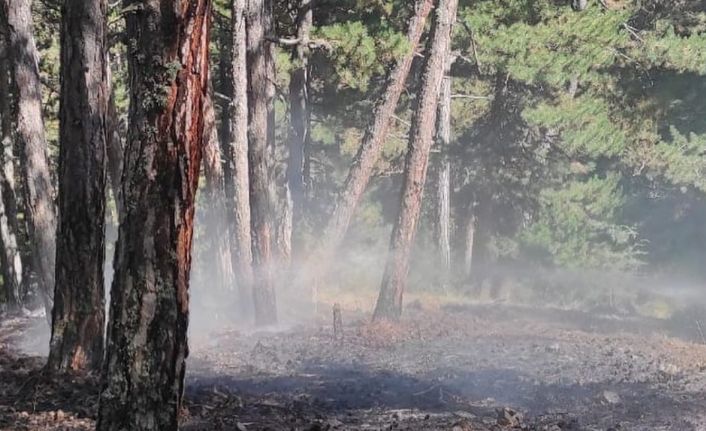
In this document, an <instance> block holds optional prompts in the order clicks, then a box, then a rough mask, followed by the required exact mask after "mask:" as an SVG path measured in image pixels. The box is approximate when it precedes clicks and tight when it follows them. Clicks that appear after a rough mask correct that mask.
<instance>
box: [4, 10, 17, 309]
mask: <svg viewBox="0 0 706 431" xmlns="http://www.w3.org/2000/svg"><path fill="white" fill-rule="evenodd" d="M0 26H5V28H6V21H5V19H4V14H3V13H2V10H0ZM8 58H9V54H8V45H7V39H6V38H5V34H4V32H2V33H0V94H2V95H3V97H2V98H1V99H0V145H1V146H2V147H1V148H2V158H1V159H0V162H1V163H2V166H0V193H2V196H1V197H0V205H2V208H0V210H1V213H0V241H2V244H1V245H0V247H1V250H0V264H2V277H3V287H4V290H5V297H6V300H7V301H8V303H9V305H10V306H11V307H15V308H19V307H21V306H22V292H21V289H22V259H21V257H20V250H19V248H18V243H17V241H18V237H19V234H20V231H19V223H18V222H17V204H16V202H15V201H16V195H15V169H14V151H13V145H14V144H13V136H12V103H11V91H10V87H11V86H10V74H9V68H8V66H9V61H8Z"/></svg>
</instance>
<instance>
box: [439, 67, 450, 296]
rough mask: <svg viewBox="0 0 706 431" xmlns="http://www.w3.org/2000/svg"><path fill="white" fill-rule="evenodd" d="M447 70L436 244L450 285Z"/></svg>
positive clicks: (442, 103) (444, 277) (443, 89)
mask: <svg viewBox="0 0 706 431" xmlns="http://www.w3.org/2000/svg"><path fill="white" fill-rule="evenodd" d="M446 73H447V76H445V77H444V79H443V80H442V81H441V95H440V97H439V105H438V113H437V122H436V143H437V145H438V147H439V152H440V155H441V156H440V159H439V166H438V170H437V179H436V204H437V207H436V219H437V222H436V227H437V232H436V246H437V252H438V254H439V263H440V267H439V275H440V278H441V280H440V281H441V285H442V287H446V286H447V285H448V283H449V278H450V273H451V238H450V236H451V198H450V196H451V160H450V159H449V153H448V152H449V145H450V143H451V77H450V76H448V67H447V69H446Z"/></svg>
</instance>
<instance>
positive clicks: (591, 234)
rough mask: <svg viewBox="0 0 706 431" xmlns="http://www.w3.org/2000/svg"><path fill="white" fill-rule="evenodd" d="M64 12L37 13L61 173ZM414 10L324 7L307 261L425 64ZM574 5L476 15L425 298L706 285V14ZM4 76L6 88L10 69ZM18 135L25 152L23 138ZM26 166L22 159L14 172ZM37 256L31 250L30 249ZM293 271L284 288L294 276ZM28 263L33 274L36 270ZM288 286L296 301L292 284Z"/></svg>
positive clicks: (401, 150) (353, 281)
mask: <svg viewBox="0 0 706 431" xmlns="http://www.w3.org/2000/svg"><path fill="white" fill-rule="evenodd" d="M59 3H60V2H58V1H53V0H42V1H34V2H33V5H32V6H33V15H32V17H33V19H34V29H35V37H36V43H37V47H38V51H39V66H40V70H41V82H42V98H43V105H42V109H43V113H44V124H45V128H46V136H47V141H48V144H49V151H50V158H51V164H52V168H51V172H52V175H53V176H54V177H56V175H55V173H56V168H55V167H56V165H57V157H58V141H59V130H58V114H59V94H60V82H59V71H60V61H59V57H60V53H59V46H60V27H61V25H60V21H61V20H60V9H61V8H60V4H59ZM408 3H409V2H400V1H387V0H356V1H353V0H351V1H336V2H329V1H325V0H321V1H318V2H316V4H315V6H314V7H313V8H312V13H313V21H312V25H311V29H310V32H311V36H310V38H311V40H312V42H311V43H310V44H309V47H307V48H308V49H307V51H308V52H307V65H306V68H307V71H308V77H309V82H308V92H309V94H308V98H309V102H310V111H311V112H310V121H311V132H310V142H308V145H307V148H306V150H305V154H304V159H305V162H304V166H305V173H304V180H303V183H302V185H303V202H304V203H303V205H302V206H301V209H297V210H296V214H295V217H294V219H293V228H292V230H291V235H292V239H291V244H292V245H291V249H292V251H291V258H292V262H293V263H292V265H293V266H297V265H304V264H305V263H306V261H307V258H308V257H309V256H310V254H311V253H312V250H313V248H314V246H315V244H316V240H317V238H318V236H319V234H320V232H321V229H322V226H324V225H325V224H326V220H327V218H328V216H329V215H330V214H331V212H332V211H333V206H334V204H335V202H336V195H337V193H338V191H339V189H340V187H341V184H342V183H343V182H344V180H345V178H346V175H347V172H348V169H349V166H350V165H351V162H352V160H353V158H354V157H355V155H356V151H357V150H358V146H359V145H360V140H361V137H362V135H363V133H364V130H365V128H366V125H367V124H368V122H369V120H370V116H371V115H372V109H373V105H374V102H375V100H376V99H377V97H378V95H379V94H381V93H382V92H384V91H385V87H384V86H385V85H386V82H387V81H386V80H385V79H384V78H385V76H386V74H387V73H388V70H389V68H390V65H391V64H392V63H393V62H394V60H395V59H397V58H400V57H401V56H403V55H404V54H405V53H406V52H408V51H409V50H410V49H411V48H410V46H409V43H408V42H407V40H406V37H405V31H406V27H407V23H408V22H409V19H410V16H411V13H412V12H413V11H412V10H411V8H410V5H409V4H408ZM570 6H571V5H570V4H569V3H568V2H565V1H553V0H533V1H519V0H503V1H482V0H478V1H461V3H460V5H459V11H458V17H457V23H456V25H455V26H454V28H453V47H452V51H453V52H452V55H453V62H452V64H451V67H450V69H449V76H450V77H451V94H450V107H451V111H450V112H451V115H450V141H449V144H448V146H441V145H439V144H438V142H437V143H436V144H435V147H434V149H433V150H432V156H431V157H432V159H431V167H430V179H429V180H428V181H427V182H426V186H425V187H426V192H425V199H424V203H423V216H422V221H421V223H420V227H419V234H418V235H417V239H416V246H415V252H414V254H413V257H412V262H413V263H412V264H411V265H410V267H411V268H412V269H411V275H410V276H411V282H410V288H411V289H412V290H426V291H432V292H437V291H438V292H441V291H445V292H447V293H448V292H450V291H452V292H461V293H463V294H465V295H471V296H473V295H485V294H488V295H490V296H495V297H497V296H498V295H505V294H507V293H503V289H506V288H509V289H516V290H517V291H513V293H512V294H511V295H515V294H518V295H525V297H526V298H525V299H528V298H532V299H534V300H545V301H550V302H553V303H556V304H564V305H566V304H572V303H574V302H575V301H589V302H591V301H598V302H601V301H605V300H606V298H608V295H614V294H615V291H618V292H619V291H620V290H621V289H623V288H624V290H625V291H628V292H630V293H629V295H630V299H629V302H631V303H633V305H634V303H635V301H636V300H637V299H636V298H637V296H636V295H637V293H635V292H633V291H631V290H630V289H629V288H630V286H632V285H634V284H636V282H635V278H630V279H629V280H630V281H625V280H626V279H623V278H621V277H623V276H624V275H625V274H630V275H637V276H639V277H640V279H644V278H646V277H648V276H649V277H665V278H671V279H672V280H676V279H678V280H680V282H684V283H686V282H689V283H697V284H700V283H701V281H702V280H703V278H704V276H706V274H705V273H704V266H703V261H704V259H705V258H706V248H705V247H704V244H706V231H705V228H704V223H703V220H704V218H706V202H705V201H704V191H705V190H706V183H705V182H704V173H703V169H704V167H705V166H706V165H705V163H706V159H705V158H704V157H705V156H704V151H706V101H705V100H706V99H705V98H704V97H702V94H703V93H704V91H706V89H705V87H706V80H705V79H704V73H705V72H706V50H704V46H706V40H704V39H705V37H706V36H704V34H706V33H704V29H705V28H706V15H704V13H703V10H704V9H703V7H704V5H703V2H700V1H679V2H666V1H660V0H650V1H643V2H633V1H608V0H606V1H596V2H589V4H588V7H586V8H585V9H584V10H581V11H577V10H576V9H577V8H575V7H574V8H572V7H570ZM127 13H130V12H129V11H126V10H125V9H124V8H123V5H121V4H119V3H118V2H116V3H113V4H111V5H110V14H109V18H108V29H109V35H108V43H109V47H110V57H109V63H110V70H111V73H112V91H113V97H114V101H115V109H116V112H115V113H114V119H115V120H116V122H117V132H118V133H119V135H120V136H121V139H123V140H124V135H125V132H126V128H127V109H128V104H129V100H128V99H129V97H128V89H127V82H128V75H127V73H128V70H127V60H126V50H127V49H129V48H128V47H127V46H126V42H127V39H126V34H125V28H124V21H123V19H122V16H123V15H124V14H127ZM230 13H231V9H230V4H229V3H228V4H227V3H226V2H224V1H221V0H217V1H216V2H215V5H214V10H213V28H212V31H211V43H210V55H211V67H212V71H211V76H212V82H213V95H214V96H213V101H214V105H215V118H216V119H217V125H216V129H217V130H218V131H219V132H221V133H220V135H219V137H220V139H224V138H223V132H222V126H221V123H222V122H221V119H222V118H223V116H222V113H223V112H224V110H227V109H228V108H227V106H228V100H229V99H228V96H226V95H225V94H226V93H228V89H227V87H228V85H229V84H228V82H227V81H228V80H229V79H230V78H229V76H228V74H227V71H226V70H225V69H226V68H225V67H224V64H225V62H227V61H228V60H227V58H228V56H227V55H225V53H226V52H227V51H228V50H230V49H231V44H232V40H233V38H232V34H231V33H232V27H231V18H230ZM298 13H299V12H298V3H296V4H295V2H277V5H276V7H275V17H276V19H275V27H276V34H277V36H278V37H280V38H281V39H282V40H283V42H282V43H279V44H277V46H276V97H275V111H276V113H275V116H276V122H275V124H276V130H275V145H274V148H271V149H270V150H271V151H272V154H273V156H274V160H276V163H274V164H273V166H272V168H273V178H274V180H275V183H276V184H275V188H276V190H277V192H276V196H275V200H276V201H277V204H276V205H277V206H278V210H277V211H276V214H282V213H283V212H284V211H283V210H282V206H283V205H285V203H283V202H285V201H286V198H285V197H283V196H284V191H283V190H284V184H285V183H286V182H287V166H288V162H289V161H290V160H291V159H290V156H289V150H288V144H287V141H288V138H287V136H288V133H289V127H290V122H289V121H288V118H289V115H290V109H291V104H290V88H291V87H290V84H291V82H290V81H291V79H292V76H294V75H293V73H294V71H295V70H296V69H298V67H299V65H298V61H300V60H299V59H298V57H297V55H296V50H297V48H296V47H295V46H294V45H292V44H288V43H286V40H285V39H287V38H289V39H290V40H293V39H295V38H296V37H297V31H298V22H299V21H298ZM424 44H425V41H424V39H423V40H422V42H421V43H420V47H418V49H417V50H418V52H419V55H417V56H415V61H414V63H413V65H412V71H411V73H410V76H409V78H408V79H407V89H406V91H404V92H403V93H402V96H401V100H400V103H399V105H398V107H397V111H396V114H395V117H394V122H393V130H392V131H391V133H390V134H389V136H388V139H387V140H386V141H385V143H384V151H383V154H382V158H381V159H380V160H379V161H378V162H377V163H376V165H375V169H374V177H373V179H372V180H371V181H370V184H369V186H368V188H367V191H366V192H365V195H364V198H363V200H362V202H361V204H360V206H359V207H358V209H357V210H356V212H355V216H354V219H353V222H352V224H351V226H350V229H349V231H348V233H347V235H346V241H345V244H344V246H343V247H340V250H341V251H340V256H338V257H337V258H336V259H335V262H334V263H333V265H334V267H335V268H336V270H335V271H331V272H332V273H335V274H336V276H335V277H334V278H335V280H334V281H333V283H324V284H326V285H327V286H328V287H331V286H333V287H335V289H334V290H335V291H336V292H337V293H335V294H340V292H359V291H360V290H366V289H367V290H370V292H375V291H376V290H377V288H378V283H379V278H380V274H381V272H382V269H383V263H384V256H385V254H386V251H387V246H388V242H389V231H390V229H391V226H392V224H393V222H394V219H395V216H396V214H397V211H398V203H399V190H400V187H401V178H402V171H403V168H404V155H405V153H406V148H407V136H406V135H407V133H408V129H409V126H410V124H409V121H410V119H411V116H412V112H413V108H414V105H415V97H416V94H417V91H416V88H417V82H419V78H420V74H421V66H422V64H421V63H422V62H421V61H418V60H421V57H422V56H423V53H424V51H425V48H424ZM2 72H3V74H4V75H3V82H4V84H7V67H5V68H4V70H3V71H2ZM8 94H9V93H4V94H3V95H2V96H3V100H4V101H6V100H7V99H8V98H7V95H8ZM6 112H7V111H6ZM3 120H5V117H3ZM5 139H6V140H5V142H4V145H5V146H6V147H8V146H11V145H12V142H13V139H12V135H11V134H10V135H9V136H5ZM5 154H6V157H7V156H8V155H9V156H12V152H11V151H8V150H6V153H5ZM219 157H220V156H219ZM10 162H12V163H15V164H17V163H21V162H22V160H21V158H13V159H12V160H7V159H6V160H5V164H8V163H10ZM447 162H448V164H449V165H450V213H449V221H450V224H449V226H450V233H449V234H448V238H450V245H449V247H450V250H451V251H450V261H451V262H452V264H451V265H449V270H448V271H449V272H448V274H442V273H443V272H445V270H443V269H442V268H443V267H444V264H443V262H442V261H443V258H441V257H440V254H443V252H442V253H440V252H439V242H440V241H439V235H440V234H439V220H440V219H439V212H438V202H439V199H438V196H439V195H438V193H437V187H438V182H439V178H441V177H440V173H441V171H443V170H444V166H445V163H447ZM15 171H18V169H17V168H16V167H15ZM6 172H7V171H6ZM9 172H12V171H9ZM201 182H202V184H203V183H204V182H206V179H205V178H202V180H201ZM20 183H21V182H20V181H18V184H20ZM18 187H19V186H18ZM216 199H217V198H214V197H213V195H211V194H210V193H209V191H208V189H207V188H204V187H203V186H202V187H201V189H200V192H199V199H198V209H197V218H198V219H199V220H200V221H199V222H197V224H196V240H195V264H194V270H195V272H194V274H193V278H194V283H193V291H194V297H195V298H196V300H197V303H198V300H199V298H200V296H199V292H200V291H203V290H208V289H211V288H212V287H213V286H214V285H216V284H218V281H217V280H214V279H213V274H214V271H213V265H214V258H213V255H212V254H209V253H212V250H210V249H211V248H213V243H214V241H213V239H212V238H215V237H218V236H219V235H220V234H219V233H215V234H214V233H213V231H209V226H211V225H214V224H216V225H217V224H218V223H220V222H219V221H217V220H216V221H214V219H213V217H216V218H219V217H221V215H216V216H214V215H213V211H211V212H209V208H210V207H212V206H213V205H212V204H213V201H214V200H216ZM21 212H22V209H21V208H20V219H21ZM107 217H108V224H107V232H108V241H107V243H108V253H107V258H106V262H107V264H106V268H107V271H108V272H110V268H111V261H112V257H111V256H112V247H113V246H112V242H113V241H112V240H114V239H115V237H116V235H117V232H116V225H117V210H116V206H115V202H114V201H113V200H110V201H109V204H108V210H107ZM209 217H210V218H209ZM223 217H225V216H223ZM210 235H215V237H214V236H210ZM111 239H112V240H111ZM19 242H20V244H19V248H20V250H21V251H22V253H23V254H24V255H26V254H28V253H29V252H28V251H27V250H26V247H24V243H25V242H26V239H24V238H22V237H21V238H20V241H19ZM440 259H441V260H440ZM27 261H29V260H27ZM440 262H441V266H440ZM285 266H286V265H284V266H283V267H282V268H283V269H281V270H280V273H281V275H282V279H283V280H286V278H287V277H288V275H287V274H289V272H288V271H289V270H288V269H284V268H285ZM25 267H26V268H25V271H31V265H29V264H27V265H25ZM26 276H27V277H29V278H31V277H32V275H31V272H29V273H27V274H26ZM613 277H614V278H613ZM29 278H28V279H29ZM642 282H644V283H647V281H642ZM642 282H640V283H642ZM282 284H284V285H285V286H283V287H282V288H283V289H284V290H286V289H287V285H289V283H282ZM616 284H617V285H616ZM638 284H639V283H638ZM30 286H31V284H25V285H24V287H23V289H24V290H23V292H22V295H25V296H28V302H31V296H32V295H33V294H34V292H33V290H32V288H31V287H30ZM508 286H514V287H508ZM520 286H522V287H520ZM484 289H485V290H484ZM486 290H489V291H488V292H486ZM226 296H228V295H227V294H226ZM638 296H639V295H638ZM643 299H644V298H643ZM7 300H8V298H7V294H6V293H4V296H3V301H4V302H7ZM638 302H639V301H638Z"/></svg>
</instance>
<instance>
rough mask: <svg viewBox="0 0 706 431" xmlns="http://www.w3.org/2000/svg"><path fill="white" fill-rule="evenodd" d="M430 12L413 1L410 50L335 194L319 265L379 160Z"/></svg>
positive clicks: (425, 0)
mask: <svg viewBox="0 0 706 431" xmlns="http://www.w3.org/2000/svg"><path fill="white" fill-rule="evenodd" d="M431 9H432V0H417V1H416V3H415V13H414V16H413V17H412V20H411V21H410V23H409V28H408V30H407V41H408V42H409V46H410V51H409V52H408V53H407V54H406V55H404V56H403V57H402V58H400V59H399V60H398V61H397V63H396V64H395V66H394V68H393V69H392V72H391V73H390V75H389V76H388V78H387V87H386V89H385V92H384V93H383V94H382V96H381V97H380V99H379V100H378V101H377V103H376V105H375V109H374V111H373V114H372V116H371V120H370V123H369V124H368V126H367V128H366V129H365V134H364V135H363V140H362V142H361V145H360V148H359V149H358V153H357V154H356V156H355V159H354V160H353V165H352V166H351V169H350V171H349V172H348V177H347V178H346V181H345V183H344V185H343V188H342V189H341V192H340V193H339V196H338V200H337V203H336V207H335V209H334V211H333V214H332V215H331V217H330V219H329V222H328V224H327V226H326V228H325V230H324V234H323V239H322V242H321V243H320V245H319V247H318V250H317V252H316V253H315V254H314V255H315V256H316V259H315V261H316V262H317V265H319V266H324V267H325V266H327V265H326V264H325V263H324V264H323V265H322V263H321V262H326V260H328V259H331V258H332V255H333V254H334V253H335V251H336V249H337V248H338V246H339V245H340V243H341V241H343V238H344V236H345V234H346V231H347V230H348V225H349V224H350V221H351V218H352V217H353V213H354V212H355V209H356V207H357V205H358V202H359V201H360V198H361V196H362V195H363V192H364V191H365V188H366V187H367V185H368V181H369V180H370V176H371V175H372V172H373V169H374V167H375V164H376V163H377V161H378V159H379V158H380V154H381V153H382V147H383V145H384V143H385V140H386V139H387V135H388V132H389V130H390V124H391V122H392V117H393V115H394V113H395V108H396V106H397V102H398V101H399V98H400V95H401V94H402V91H403V90H404V88H405V82H406V80H407V75H409V70H410V68H411V66H412V60H413V59H414V56H415V52H416V49H417V45H418V44H419V40H420V39H421V37H422V33H423V32H424V24H425V22H426V18H427V16H428V15H429V12H430V11H431Z"/></svg>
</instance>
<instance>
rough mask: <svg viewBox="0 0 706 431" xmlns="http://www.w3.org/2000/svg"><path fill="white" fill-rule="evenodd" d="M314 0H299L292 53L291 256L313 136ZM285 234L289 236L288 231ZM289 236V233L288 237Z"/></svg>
mask: <svg viewBox="0 0 706 431" xmlns="http://www.w3.org/2000/svg"><path fill="white" fill-rule="evenodd" d="M312 8H313V0H299V10H298V16H297V39H299V43H298V44H297V46H296V47H295V49H294V51H293V52H292V63H293V64H294V68H293V69H292V71H291V72H290V79H289V115H290V119H289V137H288V140H289V160H288V161H287V187H288V196H287V197H288V199H287V204H288V207H289V211H288V212H289V215H288V220H289V221H288V223H289V229H288V231H289V232H288V239H289V247H288V249H289V253H288V254H289V255H291V248H292V245H291V244H292V239H291V237H292V230H293V229H295V228H296V226H299V225H300V223H301V219H302V216H303V211H304V201H305V199H306V192H305V187H306V185H305V154H306V153H307V152H308V147H309V144H310V138H311V136H310V135H311V110H310V109H309V35H310V33H311V26H312V21H313V9H312ZM285 235H287V234H286V233H285ZM285 238H287V236H285Z"/></svg>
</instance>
